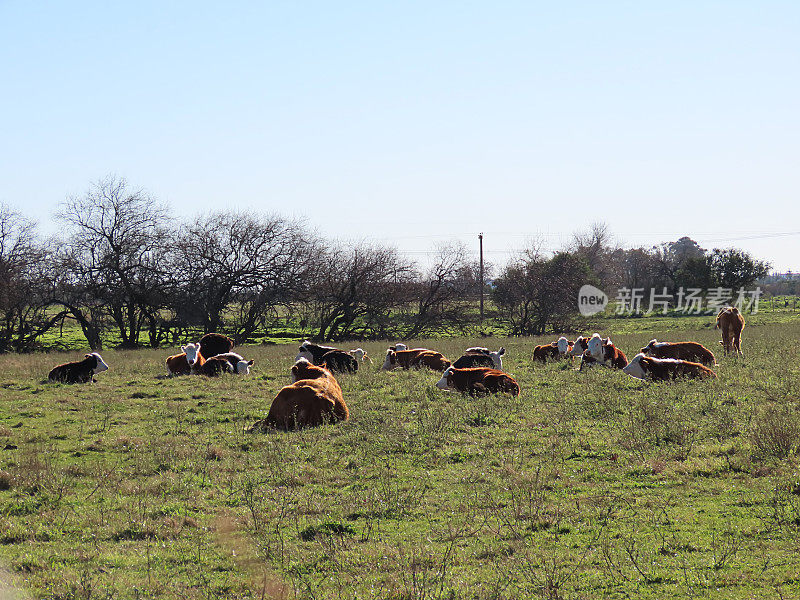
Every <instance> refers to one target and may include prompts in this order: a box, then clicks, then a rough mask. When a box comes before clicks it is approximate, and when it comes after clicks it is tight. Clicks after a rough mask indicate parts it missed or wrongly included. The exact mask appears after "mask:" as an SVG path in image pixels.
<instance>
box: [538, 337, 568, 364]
mask: <svg viewBox="0 0 800 600" xmlns="http://www.w3.org/2000/svg"><path fill="white" fill-rule="evenodd" d="M571 349H572V343H571V342H570V341H569V340H567V338H565V337H564V336H563V335H562V336H561V337H560V338H558V339H557V340H556V341H555V342H550V343H549V344H542V345H541V346H536V347H535V348H534V349H533V360H536V361H539V362H547V359H548V358H550V359H554V360H555V359H558V358H567V357H568V356H570V350H571Z"/></svg>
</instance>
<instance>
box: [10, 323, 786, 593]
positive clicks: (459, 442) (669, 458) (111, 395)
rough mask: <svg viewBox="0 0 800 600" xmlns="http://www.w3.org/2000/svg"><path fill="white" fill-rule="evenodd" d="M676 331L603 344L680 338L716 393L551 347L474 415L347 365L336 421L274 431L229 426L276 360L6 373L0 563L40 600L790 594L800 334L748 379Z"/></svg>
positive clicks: (141, 361)
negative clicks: (64, 373)
mask: <svg viewBox="0 0 800 600" xmlns="http://www.w3.org/2000/svg"><path fill="white" fill-rule="evenodd" d="M639 321H640V322H641V323H642V325H644V324H645V323H646V322H647V323H650V322H649V321H645V320H639ZM686 323H687V322H685V321H681V323H677V322H676V323H674V325H675V327H673V326H672V325H673V324H671V323H669V322H667V321H664V327H663V331H657V330H653V329H652V327H644V326H642V327H641V328H640V331H638V332H636V331H635V327H634V326H633V325H632V323H631V321H625V326H626V329H623V330H622V332H621V333H618V334H615V335H614V341H615V342H616V343H617V345H618V346H620V347H621V348H622V349H623V350H624V351H625V352H626V353H627V354H628V357H629V358H632V356H633V355H634V354H635V351H636V350H637V349H638V348H640V347H641V346H643V345H644V344H646V343H647V341H649V340H650V339H651V338H652V337H658V338H659V339H663V340H672V341H677V340H680V339H692V340H696V341H699V342H701V343H704V344H705V345H706V346H707V347H709V348H712V349H713V351H714V352H715V353H717V354H718V361H719V362H720V365H719V366H718V367H717V368H716V371H717V373H718V374H719V379H718V380H715V381H711V382H702V383H696V382H688V381H682V382H677V383H674V384H650V383H644V382H640V381H637V380H634V379H632V378H629V377H627V376H624V375H623V374H622V373H620V372H618V371H611V370H606V369H594V370H590V371H589V372H584V373H578V372H576V371H575V370H574V369H575V368H576V367H577V363H575V364H574V365H570V364H569V363H567V362H560V363H550V364H547V365H546V366H539V365H532V363H531V361H530V356H531V352H532V349H533V345H534V344H535V343H541V342H542V341H550V340H551V339H553V338H552V337H547V338H546V339H545V338H542V339H499V338H491V339H490V340H486V341H485V342H484V343H488V344H489V345H491V346H492V348H493V349H496V347H497V346H499V345H504V346H505V347H506V348H507V350H508V352H507V356H506V360H505V365H506V369H507V370H508V371H509V372H510V373H512V374H514V375H515V376H516V377H517V380H518V381H519V383H520V385H521V387H522V390H523V392H522V394H521V396H519V397H518V398H509V397H504V396H500V397H489V398H480V399H470V398H465V397H462V396H460V395H455V394H449V393H446V392H441V391H439V390H437V389H436V388H435V387H434V385H433V384H434V383H435V381H436V380H437V379H438V376H437V375H436V374H434V373H431V372H427V371H410V372H408V371H407V372H392V373H384V372H379V371H378V368H379V366H380V364H381V363H382V360H381V355H382V354H383V352H384V349H385V347H386V345H387V344H386V343H366V344H361V345H362V346H364V347H365V348H366V349H367V350H368V351H369V352H370V353H371V354H372V355H373V358H374V360H375V363H374V364H373V365H372V367H371V368H370V367H369V366H367V368H365V369H362V370H361V371H360V372H359V373H358V374H357V375H354V376H341V377H339V381H340V383H341V386H342V389H343V391H344V394H345V399H346V401H347V402H348V405H349V406H350V410H351V420H350V421H349V422H347V423H344V424H339V425H335V426H326V427H323V428H320V429H316V430H306V431H301V432H296V433H289V434H286V433H279V434H266V435H264V434H261V435H252V434H248V433H246V432H245V429H246V428H247V427H248V426H249V425H250V424H251V423H252V422H253V421H255V420H257V419H259V418H262V417H263V416H264V415H265V414H266V412H267V410H268V408H269V405H270V403H271V401H272V398H273V397H274V396H275V393H276V392H277V391H278V389H280V387H282V386H283V385H285V384H287V383H289V376H288V369H289V368H290V366H291V364H292V363H293V359H294V355H295V353H296V350H297V348H296V346H295V345H292V346H259V347H245V348H241V349H240V352H241V353H242V354H244V355H245V356H246V357H247V358H254V359H255V360H256V364H255V367H254V369H253V373H252V375H251V376H249V377H245V378H237V377H232V376H231V377H225V378H221V379H219V380H209V379H204V378H200V377H182V378H175V379H168V378H166V377H165V371H164V366H163V365H164V358H165V357H166V356H167V355H168V354H169V353H170V352H169V351H168V350H158V351H151V350H140V351H133V352H126V351H105V352H103V356H104V358H105V359H106V362H108V364H109V365H110V366H111V370H109V371H108V372H105V373H101V374H100V375H98V376H97V379H98V382H97V383H96V384H94V385H82V386H81V385H76V386H65V385H54V384H49V383H46V381H45V377H46V374H47V372H48V371H49V369H50V368H51V367H52V366H53V365H55V364H56V363H59V362H63V361H64V360H72V359H73V358H74V357H76V356H79V355H78V354H77V353H70V354H33V355H19V356H17V355H7V356H2V357H0V469H2V471H0V565H2V564H3V563H5V564H6V565H7V566H8V567H9V568H10V570H11V571H12V572H13V574H14V576H15V579H16V582H17V583H19V584H20V585H22V587H24V588H25V589H26V591H27V593H28V594H29V595H30V596H31V597H35V598H53V599H68V598H84V599H92V598H125V599H127V598H160V599H163V598H175V599H177V598H231V599H232V598H295V597H298V598H392V599H396V600H400V599H423V598H475V599H489V598H498V599H499V598H509V599H511V598H632V597H634V598H695V597H701V598H726V599H728V598H796V597H799V596H800V536H798V533H799V530H800V471H798V463H797V451H798V442H800V371H798V364H800V356H798V348H797V339H798V338H800V321H798V320H795V319H789V320H788V321H787V322H785V323H781V324H775V323H773V324H768V323H766V324H761V325H753V326H751V325H750V324H748V327H747V329H745V334H744V338H743V349H744V351H745V353H746V358H745V359H744V360H739V359H735V358H723V357H722V354H721V352H718V351H719V349H720V347H719V345H718V344H717V340H718V339H719V337H718V332H715V331H713V330H712V329H710V327H708V326H707V323H699V322H698V323H699V324H698V326H697V329H696V330H692V329H687V328H686V325H685V324H686ZM645 329H647V331H646V332H644V330H645ZM667 332H671V333H667ZM476 342H478V340H475V339H464V338H462V339H458V338H453V339H446V340H435V341H426V340H420V341H419V342H418V344H419V345H426V346H428V347H433V348H435V349H437V350H441V351H442V352H444V353H445V354H446V355H448V356H449V357H451V358H455V357H457V356H458V355H459V354H460V351H461V350H463V348H464V347H466V346H467V345H474V344H475V343H476ZM478 343H479V342H478ZM482 345H483V344H482Z"/></svg>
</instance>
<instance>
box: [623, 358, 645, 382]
mask: <svg viewBox="0 0 800 600" xmlns="http://www.w3.org/2000/svg"><path fill="white" fill-rule="evenodd" d="M648 364H649V359H648V358H647V357H646V356H645V355H644V354H642V353H641V352H640V353H639V354H637V355H636V356H634V357H633V360H631V362H629V363H628V364H627V366H625V367H623V368H622V372H623V373H627V374H628V375H630V376H631V377H636V378H637V379H644V378H645V376H646V375H647V367H648Z"/></svg>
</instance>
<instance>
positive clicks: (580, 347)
mask: <svg viewBox="0 0 800 600" xmlns="http://www.w3.org/2000/svg"><path fill="white" fill-rule="evenodd" d="M586 348H587V340H586V338H585V337H583V336H582V335H579V336H578V337H577V338H576V339H575V341H574V342H572V348H571V349H570V350H568V351H567V356H575V357H578V356H583V351H584V350H586Z"/></svg>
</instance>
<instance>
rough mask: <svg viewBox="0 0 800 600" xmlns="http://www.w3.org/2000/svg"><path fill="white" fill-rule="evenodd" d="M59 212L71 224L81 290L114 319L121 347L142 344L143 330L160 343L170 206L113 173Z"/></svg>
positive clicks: (70, 245)
mask: <svg viewBox="0 0 800 600" xmlns="http://www.w3.org/2000/svg"><path fill="white" fill-rule="evenodd" d="M58 217H59V219H61V220H62V221H63V222H64V223H66V225H67V226H68V227H69V228H70V231H69V233H70V235H69V238H68V241H67V244H66V252H65V255H64V264H65V266H66V267H67V268H68V269H69V270H70V272H71V274H72V276H73V281H72V285H73V286H75V288H77V293H78V294H79V295H81V296H83V297H84V299H85V300H86V301H87V303H89V304H90V305H91V306H92V307H93V309H94V310H96V311H102V313H103V314H104V315H105V316H106V317H107V318H108V319H110V321H111V322H112V323H113V325H114V327H115V330H116V332H117V333H118V334H119V337H120V346H121V347H124V348H134V347H137V346H138V345H139V336H140V333H142V331H143V330H145V331H147V332H148V333H149V335H150V344H151V345H152V346H157V345H158V344H159V342H160V341H161V339H162V338H161V336H160V335H159V323H160V320H161V318H162V317H161V312H160V311H161V310H162V308H163V307H164V306H165V303H166V297H167V293H166V292H167V290H166V289H165V288H166V287H168V286H169V282H170V273H171V269H169V268H168V264H169V261H168V258H167V256H166V255H167V253H168V252H169V247H170V245H169V229H168V227H167V223H168V220H167V211H166V210H165V209H164V208H163V207H161V206H160V205H159V204H158V203H157V202H156V201H155V200H154V199H153V198H151V197H150V196H148V195H147V194H146V193H145V192H143V191H142V190H131V189H130V188H129V186H128V184H127V182H126V181H125V180H124V179H117V178H114V177H108V178H106V179H104V180H101V181H99V182H98V183H96V184H95V185H93V186H92V188H91V189H90V191H89V192H87V193H86V194H85V195H84V196H82V197H73V198H69V199H68V200H67V201H66V202H65V203H64V204H63V206H62V208H61V210H60V212H59V214H58ZM162 333H163V332H162Z"/></svg>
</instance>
